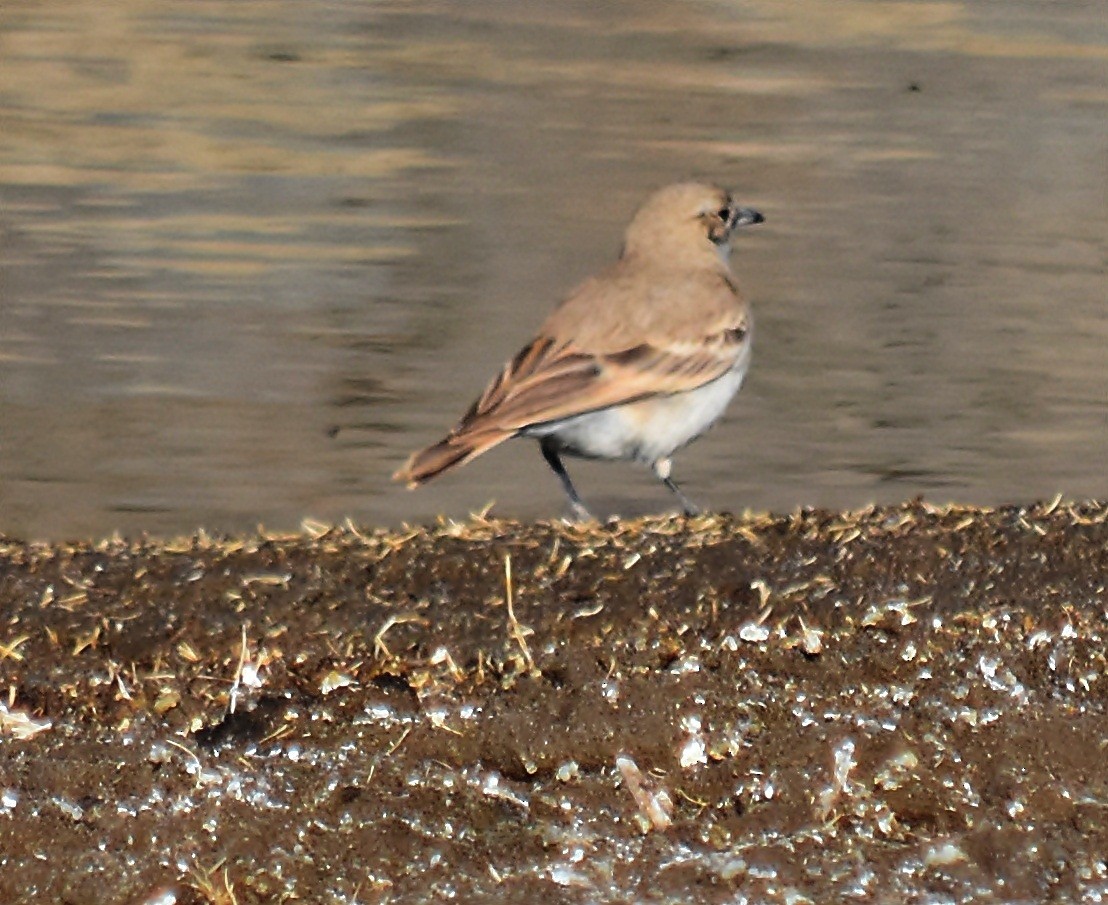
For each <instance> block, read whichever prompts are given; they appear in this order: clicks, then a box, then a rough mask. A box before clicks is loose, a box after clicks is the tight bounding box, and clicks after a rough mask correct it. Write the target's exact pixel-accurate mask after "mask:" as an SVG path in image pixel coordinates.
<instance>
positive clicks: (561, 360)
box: [452, 316, 749, 436]
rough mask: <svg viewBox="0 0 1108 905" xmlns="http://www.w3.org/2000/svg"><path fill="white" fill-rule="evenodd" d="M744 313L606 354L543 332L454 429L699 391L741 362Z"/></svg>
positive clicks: (514, 427)
mask: <svg viewBox="0 0 1108 905" xmlns="http://www.w3.org/2000/svg"><path fill="white" fill-rule="evenodd" d="M748 333H749V327H748V321H747V320H746V318H745V316H743V317H740V318H737V319H736V320H735V322H734V323H731V324H725V325H721V326H720V329H718V330H714V331H713V332H711V333H708V334H707V335H704V336H703V337H701V338H699V339H695V340H681V341H676V342H674V341H670V342H662V341H659V340H648V341H645V342H641V343H639V344H637V345H635V346H632V347H630V348H627V349H622V350H618V351H612V352H605V353H588V352H584V351H581V350H580V349H579V348H577V347H575V346H574V344H573V343H572V342H562V343H559V342H558V341H556V340H555V339H553V338H551V337H549V336H539V337H538V338H537V339H535V340H534V341H533V342H531V343H530V344H529V345H527V346H526V347H524V349H523V350H522V351H521V352H520V353H519V354H518V355H516V357H515V358H513V359H512V360H511V361H510V362H508V363H507V364H506V365H505V366H504V369H503V370H502V371H501V372H500V374H499V375H497V377H496V378H495V379H494V380H493V381H492V382H491V383H490V384H489V386H488V387H487V388H486V389H485V392H484V393H482V394H481V397H480V398H479V399H478V400H477V401H476V402H475V403H474V404H473V405H472V407H471V408H470V410H469V411H468V412H467V413H466V414H465V416H464V417H463V418H462V420H461V421H460V422H459V423H458V426H457V427H456V428H455V429H454V431H453V432H452V434H453V435H454V436H460V435H464V434H467V433H471V432H483V431H485V430H489V429H492V430H496V431H503V432H506V433H513V434H514V433H516V432H518V431H520V430H523V429H524V428H527V427H533V426H534V425H537V424H545V423H548V422H551V421H559V420H561V419H563V418H570V417H573V416H574V415H583V414H586V413H587V412H594V411H598V410H600V409H605V408H609V407H611V406H614V405H622V404H625V403H629V402H635V401H638V400H640V399H646V398H648V397H650V396H665V395H671V394H673V393H682V392H685V391H687V390H694V389H696V388H697V387H700V386H703V385H704V384H706V383H711V382H712V381H713V380H715V379H717V378H719V377H722V376H723V375H724V374H726V373H727V372H728V371H729V370H731V369H732V368H733V367H735V365H736V364H737V363H738V361H739V359H740V358H741V356H742V355H743V352H744V348H745V346H746V343H747V342H748V341H749V340H748Z"/></svg>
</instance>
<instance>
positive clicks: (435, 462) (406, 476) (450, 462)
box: [392, 430, 513, 490]
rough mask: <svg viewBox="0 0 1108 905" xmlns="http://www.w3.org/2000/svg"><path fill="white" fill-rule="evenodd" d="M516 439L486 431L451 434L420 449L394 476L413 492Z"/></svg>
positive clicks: (495, 431)
mask: <svg viewBox="0 0 1108 905" xmlns="http://www.w3.org/2000/svg"><path fill="white" fill-rule="evenodd" d="M512 436H513V432H511V431H503V430H483V431H479V432H478V431H467V432H462V433H457V434H450V435H449V436H448V437H445V438H444V439H442V440H440V441H439V442H438V443H435V444H433V445H432V446H428V447H427V448H426V449H421V450H419V451H418V452H414V453H412V454H411V455H410V456H408V461H407V462H405V463H404V465H403V466H402V467H401V468H399V469H397V471H396V473H395V474H394V475H393V476H392V479H393V480H394V481H401V482H403V483H405V484H407V485H408V489H409V490H414V489H415V488H416V487H419V485H420V484H426V483H427V482H428V481H430V480H431V479H432V478H437V477H438V476H439V475H440V474H442V473H443V472H444V471H450V469H452V468H457V467H459V466H460V465H465V464H466V462H468V461H469V460H470V459H476V458H477V457H478V456H479V455H481V453H483V452H485V451H486V450H489V449H492V448H493V447H494V446H497V445H499V444H501V443H503V442H504V441H505V440H507V439H509V438H510V437H512Z"/></svg>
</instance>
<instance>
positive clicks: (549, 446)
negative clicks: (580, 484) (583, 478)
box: [539, 440, 592, 521]
mask: <svg viewBox="0 0 1108 905" xmlns="http://www.w3.org/2000/svg"><path fill="white" fill-rule="evenodd" d="M539 449H541V450H542V457H543V458H544V459H546V464H547V465H549V466H550V468H551V470H552V471H553V472H554V474H556V475H557V476H558V480H559V481H561V482H562V489H563V490H564V491H565V492H566V496H567V497H569V508H570V509H572V510H573V517H574V518H576V519H577V520H578V521H584V520H585V519H588V518H592V516H591V515H589V510H588V509H586V508H585V504H584V503H582V502H581V497H579V496H578V495H577V489H576V488H575V487H574V486H573V481H571V480H570V479H569V472H567V471H566V467H565V466H564V465H563V464H562V460H561V457H560V456H559V455H558V450H557V449H556V448H555V447H554V444H553V443H550V442H548V441H547V440H540V441H539Z"/></svg>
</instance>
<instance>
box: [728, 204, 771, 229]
mask: <svg viewBox="0 0 1108 905" xmlns="http://www.w3.org/2000/svg"><path fill="white" fill-rule="evenodd" d="M765 219H766V218H765V217H763V216H762V215H761V214H760V213H758V212H757V211H756V210H754V209H753V208H749V207H740V208H736V209H735V210H733V211H731V223H730V224H729V225H730V227H731V228H732V229H735V228H737V227H739V226H753V225H754V224H755V223H763V222H765Z"/></svg>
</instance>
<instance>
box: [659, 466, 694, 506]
mask: <svg viewBox="0 0 1108 905" xmlns="http://www.w3.org/2000/svg"><path fill="white" fill-rule="evenodd" d="M672 467H673V463H672V462H671V461H670V460H669V459H659V460H658V461H657V462H655V463H654V474H656V475H657V476H658V480H659V481H661V482H662V483H663V484H665V485H666V487H668V488H669V489H670V492H671V493H673V495H674V496H675V497H677V499H678V500H679V501H680V502H681V508H682V509H684V510H685V515H700V507H699V506H697V505H696V503H694V502H693V501H692V500H690V499H689V498H688V497H687V496H685V494H683V493H682V492H681V488H680V487H678V486H677V484H676V483H674V480H673V478H671V477H670V476H669V472H670V469H671V468H672Z"/></svg>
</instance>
